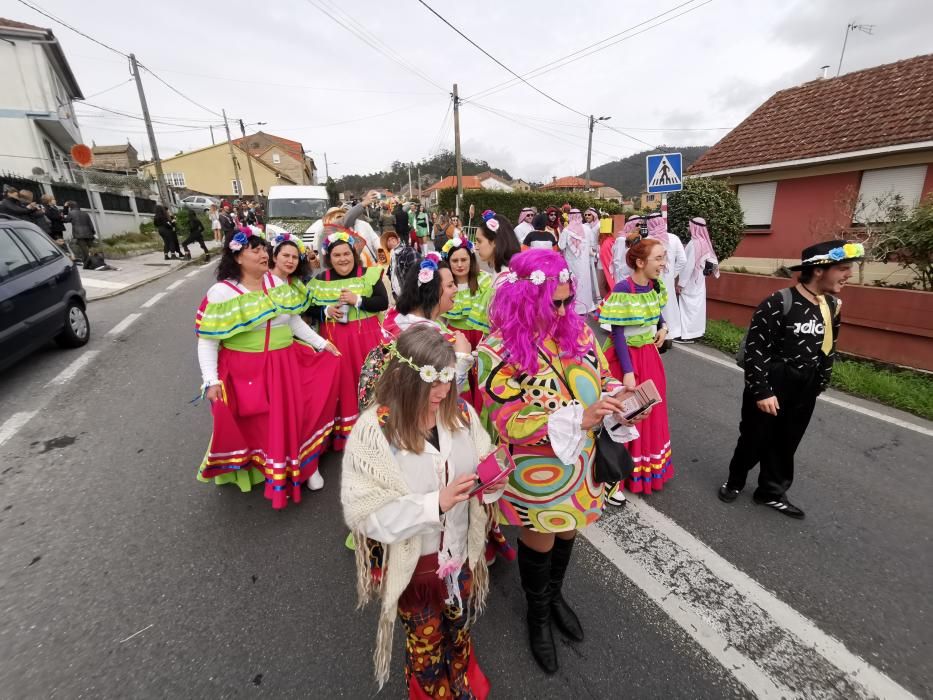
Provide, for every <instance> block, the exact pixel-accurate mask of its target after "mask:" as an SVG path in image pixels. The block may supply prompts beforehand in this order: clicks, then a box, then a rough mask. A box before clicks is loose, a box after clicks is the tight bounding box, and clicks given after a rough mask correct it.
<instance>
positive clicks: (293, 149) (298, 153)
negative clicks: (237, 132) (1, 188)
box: [233, 131, 303, 160]
mask: <svg viewBox="0 0 933 700" xmlns="http://www.w3.org/2000/svg"><path fill="white" fill-rule="evenodd" d="M257 136H265V137H266V138H267V139H269V140H270V141H273V142H274V143H276V144H278V145H279V146H280V147H281V148H282V149H283V150H285V151H287V152H288V153H289V155H291V156H292V157H293V158H295V159H296V160H301V158H302V153H303V151H302V148H301V144H300V143H298V142H297V141H292V140H290V139H284V138H282V137H281V136H274V135H273V134H267V133H266V132H264V131H258V132H256V133H255V134H249V135H247V136H244V137H241V138H238V139H233V143H235V144H236V145H237V146H239V147H240V148H242V149H243V150H244V151H245V150H246V144H247V143H250V142H252V141H253V140H254V139H255V138H256V137H257ZM268 149H269V146H268V145H261V146H260V147H259V148H251V149H250V151H249V152H250V155H252V156H254V157H258V156H259V155H260V154H261V153H264V152H266V151H267V150H268Z"/></svg>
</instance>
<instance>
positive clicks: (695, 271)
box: [665, 216, 719, 343]
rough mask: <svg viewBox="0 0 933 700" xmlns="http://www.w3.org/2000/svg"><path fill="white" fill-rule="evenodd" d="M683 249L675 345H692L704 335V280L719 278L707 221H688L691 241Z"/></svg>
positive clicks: (697, 218)
mask: <svg viewBox="0 0 933 700" xmlns="http://www.w3.org/2000/svg"><path fill="white" fill-rule="evenodd" d="M684 250H685V255H686V264H685V265H684V269H683V271H682V272H681V273H680V281H679V283H680V286H679V287H678V288H677V291H678V293H679V295H680V300H679V303H680V341H678V342H683V343H692V342H693V341H694V340H695V339H696V338H700V337H702V335H703V334H704V333H705V332H706V278H707V277H709V276H710V275H713V276H715V277H719V259H718V258H717V257H716V252H715V251H714V250H713V244H712V241H710V237H709V231H708V230H707V227H706V219H703V218H701V217H699V216H697V217H694V218H693V219H691V220H690V240H689V241H688V242H687V245H686V248H685V249H684ZM665 318H667V317H666V316H665Z"/></svg>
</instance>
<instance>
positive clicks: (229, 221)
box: [217, 199, 236, 244]
mask: <svg viewBox="0 0 933 700" xmlns="http://www.w3.org/2000/svg"><path fill="white" fill-rule="evenodd" d="M217 220H218V221H220V230H221V232H222V234H223V236H222V240H223V242H224V243H225V244H226V243H228V242H229V241H230V238H231V237H232V236H233V234H234V233H236V220H235V219H234V216H233V209H232V207H231V206H230V202H228V201H227V200H226V199H225V200H223V201H222V202H221V203H220V213H219V214H218V215H217Z"/></svg>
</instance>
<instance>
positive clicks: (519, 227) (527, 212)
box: [515, 207, 535, 246]
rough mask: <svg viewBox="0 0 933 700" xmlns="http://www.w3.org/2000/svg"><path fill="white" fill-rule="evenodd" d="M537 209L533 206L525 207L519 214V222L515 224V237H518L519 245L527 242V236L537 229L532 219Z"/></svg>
mask: <svg viewBox="0 0 933 700" xmlns="http://www.w3.org/2000/svg"><path fill="white" fill-rule="evenodd" d="M534 216H535V210H534V209H532V208H531V207H525V208H524V209H522V211H521V213H520V214H519V215H518V223H517V224H515V237H516V238H517V239H518V245H520V246H521V245H523V244H524V243H525V236H527V235H528V234H529V233H531V232H532V231H534V230H535V227H534V226H533V225H532V223H531V221H532V219H534Z"/></svg>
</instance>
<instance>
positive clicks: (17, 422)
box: [0, 411, 38, 445]
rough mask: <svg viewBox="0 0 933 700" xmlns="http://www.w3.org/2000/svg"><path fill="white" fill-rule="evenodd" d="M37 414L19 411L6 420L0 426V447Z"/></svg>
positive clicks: (35, 412)
mask: <svg viewBox="0 0 933 700" xmlns="http://www.w3.org/2000/svg"><path fill="white" fill-rule="evenodd" d="M37 413H38V411H20V412H19V413H14V414H13V415H12V416H10V417H9V418H7V419H6V420H5V421H4V422H3V425H0V445H2V444H3V443H5V442H6V441H7V440H9V439H10V438H11V437H13V436H14V435H16V433H18V432H19V429H20V428H22V427H23V426H24V425H26V424H27V423H28V422H29V421H31V420H32V417H33V416H34V415H36V414H37Z"/></svg>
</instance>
